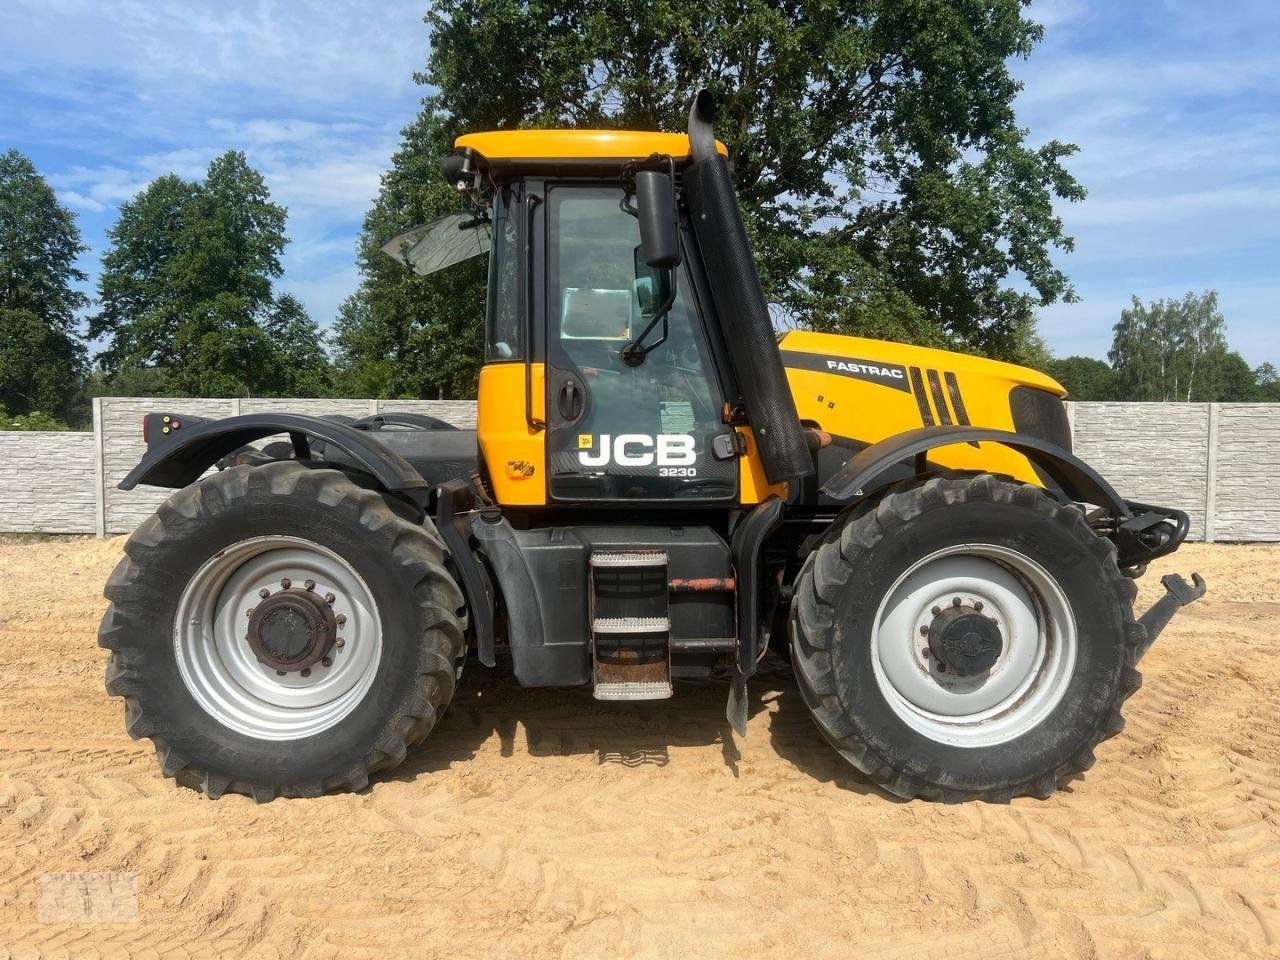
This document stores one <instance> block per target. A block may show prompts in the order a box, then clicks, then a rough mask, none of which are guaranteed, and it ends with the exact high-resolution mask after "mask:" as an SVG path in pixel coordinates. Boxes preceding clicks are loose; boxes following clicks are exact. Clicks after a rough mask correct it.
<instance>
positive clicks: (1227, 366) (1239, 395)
mask: <svg viewBox="0 0 1280 960" xmlns="http://www.w3.org/2000/svg"><path fill="white" fill-rule="evenodd" d="M1215 381H1216V383H1217V396H1216V397H1215V399H1217V400H1221V401H1223V402H1224V403H1253V402H1256V401H1258V400H1261V399H1262V388H1261V387H1259V386H1258V380H1257V377H1256V376H1255V375H1254V372H1253V369H1252V368H1251V367H1250V366H1249V362H1248V361H1247V360H1245V358H1244V357H1242V356H1240V354H1238V353H1236V352H1235V351H1234V350H1232V351H1230V352H1229V353H1226V354H1224V355H1223V357H1222V360H1221V362H1220V363H1219V364H1218V369H1217V371H1216V376H1215Z"/></svg>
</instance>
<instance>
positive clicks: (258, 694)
mask: <svg viewBox="0 0 1280 960" xmlns="http://www.w3.org/2000/svg"><path fill="white" fill-rule="evenodd" d="M282 581H290V582H291V584H303V583H312V582H313V584H314V585H313V586H312V587H310V588H309V589H312V590H314V591H315V593H316V594H317V595H318V596H320V597H325V598H326V599H327V596H328V595H330V594H331V595H332V597H333V600H332V602H331V603H330V604H329V606H330V607H331V608H332V611H333V614H334V615H335V617H336V622H337V623H338V624H340V625H339V626H338V627H337V637H336V639H334V640H333V642H332V645H331V648H330V652H329V655H328V657H327V659H328V661H329V663H328V664H327V665H326V664H324V663H321V662H317V663H314V664H311V665H309V666H308V667H307V668H306V669H305V670H293V671H285V672H284V673H283V675H282V674H281V672H280V671H278V670H277V669H275V668H274V667H272V666H268V665H266V664H263V663H261V662H259V660H258V658H257V655H256V654H255V652H254V650H253V648H252V646H251V645H250V643H249V639H248V636H247V633H246V631H247V629H248V626H247V625H248V623H249V620H250V617H248V616H247V614H248V613H251V612H252V611H253V610H254V608H255V607H257V605H258V604H259V603H261V602H263V597H262V591H264V590H265V591H267V592H268V593H271V592H273V591H280V590H281V589H282ZM174 651H175V653H176V656H177V661H178V671H179V673H180V674H181V675H182V680H183V683H184V684H185V685H186V687H187V690H188V691H189V692H190V693H191V695H192V696H193V697H194V698H195V700H196V702H197V703H199V704H200V706H201V707H203V708H204V710H205V712H207V713H208V714H209V715H210V716H212V717H213V718H214V719H216V720H217V721H218V722H219V723H222V724H223V725H225V726H227V727H230V728H231V729H232V730H235V731H237V732H239V733H242V734H245V735H246V736H250V737H255V738H257V739H261V740H297V739H301V738H303V737H309V736H313V735H314V734H317V733H320V732H321V731H324V730H327V729H329V728H330V727H332V726H334V725H335V724H336V723H338V722H339V721H341V720H342V719H343V718H344V717H346V716H347V715H348V714H350V713H351V711H352V710H354V709H355V708H356V706H357V704H359V703H360V701H361V700H362V699H363V698H364V696H365V694H366V693H367V692H368V691H369V688H370V686H372V684H373V679H374V676H375V675H376V674H377V671H378V664H379V663H380V662H381V659H382V624H381V621H380V619H379V617H378V608H377V604H376V603H375V602H374V599H373V595H372V593H371V592H370V590H369V587H368V585H367V584H366V583H365V582H364V580H363V579H361V577H360V575H359V574H358V573H356V571H355V570H354V569H353V568H352V567H351V565H350V564H349V563H347V562H346V561H345V560H343V559H342V558H341V557H340V556H338V555H337V554H336V553H334V552H333V551H332V550H330V549H328V548H327V547H323V546H321V545H319V544H317V543H312V542H310V541H308V540H303V539H300V538H297V537H285V536H269V537H255V538H253V539H250V540H244V541H241V542H240V543H237V544H234V545H233V546H230V547H227V548H226V549H225V550H223V551H222V552H220V553H218V554H217V555H216V556H214V557H212V558H211V559H209V560H208V561H207V562H206V563H205V564H204V565H203V566H202V567H201V568H200V569H199V570H197V571H196V573H195V575H194V576H193V577H192V578H191V580H190V581H189V582H188V583H187V585H186V588H185V589H184V590H183V592H182V597H181V599H180V600H179V602H178V612H177V618H176V621H175V624H174ZM304 674H306V675H304Z"/></svg>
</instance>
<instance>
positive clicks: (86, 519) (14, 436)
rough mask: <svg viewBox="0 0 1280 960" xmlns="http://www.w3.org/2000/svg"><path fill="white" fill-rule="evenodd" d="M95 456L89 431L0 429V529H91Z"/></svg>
mask: <svg viewBox="0 0 1280 960" xmlns="http://www.w3.org/2000/svg"><path fill="white" fill-rule="evenodd" d="M96 457H97V442H96V438H95V436H94V434H92V433H15V432H10V431H0V530H4V531H13V532H17V533H37V532H42V533H91V532H93V531H94V530H95V529H96V528H97V523H98V521H97V515H98V500H97V493H96V491H97V490H98V484H97V479H98V468H97V463H96Z"/></svg>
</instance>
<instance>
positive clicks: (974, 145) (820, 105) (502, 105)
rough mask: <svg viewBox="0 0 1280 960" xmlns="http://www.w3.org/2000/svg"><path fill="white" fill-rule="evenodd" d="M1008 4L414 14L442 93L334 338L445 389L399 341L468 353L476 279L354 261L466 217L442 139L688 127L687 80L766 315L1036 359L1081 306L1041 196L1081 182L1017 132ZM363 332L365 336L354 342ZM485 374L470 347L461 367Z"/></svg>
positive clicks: (377, 224) (425, 119)
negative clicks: (724, 165) (1048, 319)
mask: <svg viewBox="0 0 1280 960" xmlns="http://www.w3.org/2000/svg"><path fill="white" fill-rule="evenodd" d="M1023 7H1024V4H1023V3H1022V2H1021V0H966V2H964V3H954V2H950V0H792V2H787V3H776V2H773V0H732V2H730V0H708V2H706V3H702V4H674V3H666V2H663V3H649V2H641V0H594V2H586V0H555V2H552V0H442V2H439V3H436V4H435V5H434V6H433V8H432V10H431V12H430V13H428V15H427V20H428V22H429V23H430V25H431V29H432V52H431V56H430V59H429V61H428V63H427V66H426V69H425V71H424V72H423V73H421V74H420V75H418V77H417V79H418V80H419V82H421V83H423V84H427V85H429V86H430V87H431V89H432V91H433V92H432V93H431V95H430V96H428V97H427V98H426V100H425V101H424V106H423V111H422V114H421V115H420V116H419V118H418V119H417V120H416V121H415V122H414V123H413V124H412V125H410V127H409V128H407V129H406V131H405V136H404V142H403V144H402V147H401V150H400V151H399V153H398V154H397V155H396V157H395V160H394V161H393V169H392V171H391V173H389V174H388V175H387V178H386V179H385V180H384V183H383V190H382V193H381V195H380V196H379V198H378V202H377V204H376V205H375V207H374V209H373V210H372V211H371V212H370V215H369V217H368V219H367V220H366V223H365V239H364V242H363V244H362V257H361V267H362V271H363V284H362V287H361V291H360V293H359V294H358V297H359V298H360V300H361V304H360V305H359V306H358V308H356V307H353V308H352V309H351V310H349V311H347V312H346V314H345V315H344V318H343V320H344V322H343V324H342V329H341V333H340V335H339V341H338V345H339V349H340V354H341V358H342V364H343V366H344V369H346V370H348V371H356V370H362V371H365V372H366V373H368V372H370V371H373V370H376V369H379V367H378V365H379V364H388V365H390V367H392V368H394V369H395V370H396V373H395V376H394V378H393V379H394V380H395V382H396V384H397V386H396V387H394V388H393V389H401V388H402V386H403V384H405V383H407V382H409V381H411V380H412V379H413V377H415V376H416V377H423V376H426V377H430V378H432V381H431V382H430V383H428V384H426V385H425V386H426V388H427V389H428V390H430V389H432V388H433V387H435V388H438V389H450V388H451V387H450V386H446V384H454V383H456V381H455V380H454V379H453V378H452V377H451V376H448V375H445V374H444V373H441V374H439V375H437V374H435V373H433V372H417V373H412V372H409V373H406V372H404V371H403V364H404V363H405V362H406V357H402V356H401V355H400V354H399V351H398V347H397V345H396V344H397V343H399V342H401V341H397V340H395V339H394V337H396V336H403V335H405V334H407V333H408V332H409V331H410V330H413V329H418V328H423V327H425V326H426V325H428V324H431V323H435V324H439V325H440V326H439V328H438V329H436V330H435V331H434V334H433V335H436V336H443V337H445V338H446V339H447V340H449V341H450V343H451V344H458V345H464V344H469V343H471V342H472V339H471V338H472V331H473V330H474V328H475V324H476V320H477V318H478V311H477V309H476V304H477V303H478V302H479V294H478V292H477V288H478V286H479V279H478V271H475V272H474V273H475V277H474V279H467V280H465V281H464V282H458V283H455V284H452V285H449V284H447V283H445V282H441V283H439V284H432V283H426V284H423V283H421V282H420V281H418V280H415V279H411V278H409V277H408V276H407V275H406V274H405V273H404V272H403V271H400V272H394V273H393V272H392V271H391V270H390V269H388V268H387V267H386V266H380V267H375V266H374V265H373V263H372V262H371V259H370V257H369V255H368V252H369V251H376V249H377V247H378V245H380V244H381V243H383V242H385V241H386V240H388V239H389V238H390V237H391V236H393V235H394V234H395V233H397V232H398V231H400V230H403V229H406V228H408V227H410V226H412V225H414V224H415V223H418V222H421V221H422V219H425V216H426V215H427V214H430V213H437V212H444V210H446V209H452V208H456V207H457V205H458V204H459V203H460V201H459V199H458V198H457V197H456V195H450V194H448V192H447V189H446V188H445V187H444V185H443V183H442V182H441V178H440V175H439V174H438V172H437V167H438V161H439V159H440V157H441V156H443V155H444V154H446V153H447V152H448V151H449V149H450V146H449V145H450V143H451V141H452V139H453V138H454V137H455V136H456V135H457V134H459V133H463V132H467V131H472V130H481V129H493V128H508V127H516V126H534V125H551V126H572V127H594V126H605V127H610V126H619V127H633V128H649V129H663V130H680V129H683V128H684V125H685V118H686V115H687V111H688V106H689V102H690V100H691V98H692V96H693V94H694V92H695V91H696V90H698V89H699V88H701V87H706V88H708V89H710V90H711V91H712V92H713V93H714V94H716V96H717V98H718V100H719V102H720V104H721V116H720V119H719V121H718V123H717V132H718V134H719V135H720V137H721V138H722V139H723V140H724V141H725V143H726V144H727V146H728V147H729V150H730V153H731V155H732V157H733V160H734V177H735V181H736V185H737V188H738V192H739V196H740V198H741V201H742V204H743V213H744V218H745V220H746V223H747V227H748V230H749V232H750V234H751V236H752V239H753V242H754V245H755V251H756V256H757V261H758V264H759V268H760V273H761V278H762V280H763V283H764V286H765V290H766V293H767V295H768V297H769V299H770V301H771V303H773V304H774V306H775V310H776V312H777V315H778V318H779V321H780V322H783V323H793V324H800V325H805V326H812V327H816V328H818V329H824V330H838V331H842V332H852V333H861V334H870V335H877V336H888V337H895V338H900V339H904V340H910V341H914V342H919V343H930V344H940V345H941V344H945V345H954V346H959V347H963V348H970V349H975V350H979V351H984V352H988V353H992V354H994V355H997V356H1002V357H1010V358H1015V359H1022V358H1026V357H1032V356H1034V355H1036V354H1037V351H1036V349H1035V347H1034V344H1031V345H1029V344H1028V343H1027V337H1028V336H1029V334H1030V333H1031V332H1033V330H1034V310H1035V308H1036V307H1037V306H1039V305H1043V304H1047V303H1052V302H1054V301H1056V300H1059V299H1071V298H1073V296H1074V295H1073V292H1072V289H1071V286H1070V284H1069V282H1068V280H1067V278H1066V276H1065V275H1064V274H1063V273H1062V272H1061V271H1060V270H1059V269H1058V268H1057V267H1056V266H1055V265H1054V263H1053V254H1054V252H1055V250H1070V249H1071V240H1070V238H1069V237H1067V236H1066V235H1065V233H1064V231H1063V226H1062V223H1061V221H1060V219H1059V218H1058V217H1057V216H1056V215H1055V213H1054V210H1053V203H1054V201H1055V199H1067V200H1077V199H1080V198H1082V197H1083V196H1084V190H1083V188H1082V187H1081V186H1080V184H1079V183H1077V182H1076V180H1075V179H1074V178H1073V177H1072V176H1071V175H1070V174H1069V173H1068V172H1067V170H1066V168H1065V167H1064V165H1063V161H1064V158H1066V157H1067V156H1068V155H1070V154H1071V153H1072V152H1073V151H1074V150H1075V148H1074V147H1073V146H1070V145H1068V144H1063V143H1060V142H1058V141H1050V142H1048V143H1046V144H1044V145H1041V146H1038V147H1035V146H1032V145H1030V144H1028V142H1027V139H1026V131H1025V130H1023V129H1021V128H1020V127H1019V126H1018V124H1017V120H1016V117H1015V114H1014V109H1013V100H1014V98H1015V96H1016V95H1017V93H1018V90H1019V89H1020V85H1019V83H1018V82H1017V81H1016V80H1014V79H1013V77H1012V75H1011V74H1010V72H1009V69H1008V63H1009V61H1010V60H1011V59H1012V58H1024V57H1026V56H1028V55H1029V54H1030V52H1031V50H1032V48H1033V47H1034V46H1035V44H1036V42H1037V41H1038V40H1039V39H1040V37H1041V35H1042V29H1041V28H1040V27H1039V26H1038V25H1037V24H1035V23H1033V22H1031V21H1030V20H1028V19H1026V18H1024V16H1023ZM372 259H373V260H376V259H377V258H376V256H375V257H373V258H372ZM391 266H394V264H392V265H391ZM1015 278H1016V279H1021V280H1025V281H1026V282H1025V284H1019V285H1014V284H1013V283H1012V281H1013V280H1014V279H1015ZM424 298H425V299H424ZM450 298H456V299H450ZM426 300H431V301H435V302H434V303H428V302H426ZM395 310H400V311H402V312H401V313H399V314H392V313H390V312H389V311H395ZM356 323H369V324H372V325H373V326H374V327H375V328H376V331H377V333H376V335H374V336H369V337H365V336H364V335H363V334H361V333H358V332H357V331H356V329H355V326H354V324H356ZM406 325H407V326H406ZM419 353H420V351H419V350H417V349H411V350H410V351H409V355H410V356H412V357H414V358H415V359H416V358H417V356H418V354H419ZM478 362H479V361H478V351H477V352H476V353H473V354H472V358H471V364H472V368H473V369H474V366H475V365H476V364H478ZM466 379H467V380H468V381H469V380H470V379H471V375H468V377H467V378H466Z"/></svg>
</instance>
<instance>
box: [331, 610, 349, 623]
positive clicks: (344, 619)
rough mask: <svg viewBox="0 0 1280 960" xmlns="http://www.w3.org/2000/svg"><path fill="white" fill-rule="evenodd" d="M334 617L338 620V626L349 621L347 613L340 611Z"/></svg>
mask: <svg viewBox="0 0 1280 960" xmlns="http://www.w3.org/2000/svg"><path fill="white" fill-rule="evenodd" d="M333 619H334V620H335V621H336V622H337V624H338V626H342V625H343V624H344V623H346V622H347V615H346V614H345V613H340V614H338V615H337V616H336V617H334V618H333Z"/></svg>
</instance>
